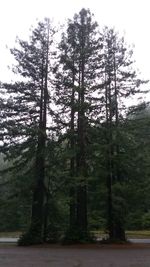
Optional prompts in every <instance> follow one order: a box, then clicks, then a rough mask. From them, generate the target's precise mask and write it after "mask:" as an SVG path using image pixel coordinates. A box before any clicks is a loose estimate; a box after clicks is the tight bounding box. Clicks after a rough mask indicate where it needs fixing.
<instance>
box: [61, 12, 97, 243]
mask: <svg viewBox="0 0 150 267" xmlns="http://www.w3.org/2000/svg"><path fill="white" fill-rule="evenodd" d="M101 46H102V44H101V38H100V36H99V34H98V28H97V23H96V22H94V21H93V18H92V15H91V13H90V11H89V10H85V9H82V10H81V11H80V12H79V14H76V15H75V16H74V19H73V20H69V21H68V28H67V33H66V34H65V33H64V34H63V36H62V41H61V45H60V50H61V52H60V58H61V65H60V66H59V68H60V71H61V74H60V72H59V74H58V73H57V84H58V76H59V81H60V82H59V84H60V86H58V85H57V90H58V91H57V95H56V98H57V102H56V103H59V104H60V107H61V110H62V109H65V117H64V113H63V116H60V118H61V119H60V121H61V122H62V124H63V125H65V123H66V126H67V127H68V129H67V132H68V133H70V134H69V135H68V139H69V140H70V141H69V143H70V151H71V157H70V170H71V172H70V173H71V176H72V177H73V176H74V178H75V177H78V178H76V179H74V180H73V181H74V185H73V187H72V185H71V188H70V195H71V203H70V224H72V225H70V229H73V228H74V230H75V232H76V238H81V239H82V238H86V235H87V183H88V165H87V151H86V149H87V145H86V144H87V139H88V129H89V125H90V124H91V120H92V116H93V118H94V114H95V105H94V104H93V101H94V100H93V92H94V91H95V86H96V84H97V81H95V80H96V77H97V73H98V69H99V54H100V53H99V51H100V48H101ZM62 70H63V72H62ZM58 94H59V96H58ZM64 119H65V120H64Z"/></svg>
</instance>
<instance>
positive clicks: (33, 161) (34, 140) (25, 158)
mask: <svg viewBox="0 0 150 267" xmlns="http://www.w3.org/2000/svg"><path fill="white" fill-rule="evenodd" d="M53 34H54V30H53V29H52V27H51V25H50V21H49V19H45V21H44V22H40V23H39V24H38V26H37V28H35V29H34V30H33V31H32V35H31V37H30V40H29V42H26V41H22V40H19V39H18V40H17V41H18V42H17V43H18V48H14V49H12V50H11V53H12V54H13V55H14V57H15V60H16V61H17V65H16V66H15V68H14V71H15V72H16V73H17V74H20V75H21V77H23V79H22V81H21V82H16V83H14V84H3V90H5V91H6V92H7V94H8V96H9V97H8V100H7V99H6V100H5V103H4V106H3V108H5V112H6V113H5V114H7V117H8V118H9V119H7V122H6V121H5V120H4V127H5V130H4V131H3V136H4V138H3V142H4V146H3V147H4V152H5V153H6V154H7V155H8V156H9V155H10V157H13V156H14V166H15V168H16V167H17V166H18V168H19V167H20V166H21V164H22V166H23V164H25V166H27V164H28V166H29V167H30V168H33V177H34V180H33V202H32V216H31V225H30V229H29V231H28V233H27V234H25V236H24V237H23V238H22V239H21V240H20V243H21V242H24V239H25V238H27V239H28V236H29V239H30V238H31V239H32V240H30V242H31V243H32V242H33V243H34V242H35V243H36V242H37V243H39V242H42V240H43V221H44V198H45V190H46V188H45V158H46V156H45V146H46V139H47V137H46V135H47V132H46V127H47V109H48V104H49V102H50V91H49V88H48V87H49V84H50V78H49V74H50V68H51V65H50V53H51V51H50V46H51V45H52V43H53ZM15 152H16V154H15ZM25 166H24V167H25Z"/></svg>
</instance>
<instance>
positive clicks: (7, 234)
mask: <svg viewBox="0 0 150 267" xmlns="http://www.w3.org/2000/svg"><path fill="white" fill-rule="evenodd" d="M20 235H21V232H0V237H14V238H17V237H19V236H20Z"/></svg>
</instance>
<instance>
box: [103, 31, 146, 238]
mask: <svg viewBox="0 0 150 267" xmlns="http://www.w3.org/2000/svg"><path fill="white" fill-rule="evenodd" d="M132 54H133V52H132V51H131V50H129V49H128V48H127V47H126V45H125V42H124V38H119V36H118V35H117V33H115V31H114V30H113V29H108V28H106V29H105V30H104V64H105V71H104V79H105V81H106V83H105V84H106V86H105V116H106V137H107V139H106V143H107V145H106V147H107V153H106V162H107V170H108V174H107V188H108V231H109V238H110V240H122V241H124V240H125V229H124V219H125V218H124V215H121V210H123V209H124V207H120V208H119V210H118V208H116V207H118V204H117V203H115V199H117V197H118V199H119V198H120V197H121V196H119V195H118V196H117V194H118V193H117V190H115V188H117V184H118V185H119V184H120V185H121V184H122V183H123V182H124V178H123V177H124V173H123V164H122V162H121V150H122V144H121V142H122V141H121V140H122V139H123V137H122V135H123V131H122V123H123V118H124V116H125V105H124V99H125V98H127V97H129V96H131V95H135V94H136V93H138V92H139V86H140V85H141V83H142V82H143V81H141V80H139V79H138V78H137V73H136V71H135V70H133V67H132V66H133V60H132ZM107 81H108V83H107ZM113 188H114V190H113ZM113 191H114V192H113ZM118 192H119V189H118ZM124 202H125V200H124ZM122 203H123V202H122ZM119 213H120V215H119Z"/></svg>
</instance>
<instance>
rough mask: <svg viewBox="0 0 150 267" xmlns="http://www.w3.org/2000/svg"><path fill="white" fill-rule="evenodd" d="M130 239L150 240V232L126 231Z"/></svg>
mask: <svg viewBox="0 0 150 267" xmlns="http://www.w3.org/2000/svg"><path fill="white" fill-rule="evenodd" d="M126 235H127V237H128V238H150V230H136V231H126Z"/></svg>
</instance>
